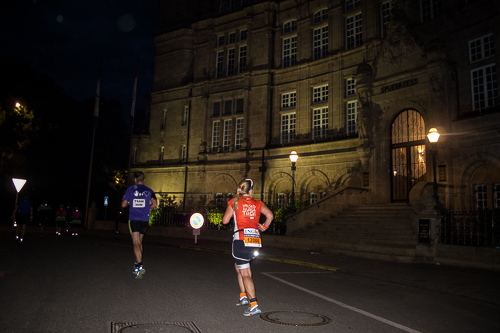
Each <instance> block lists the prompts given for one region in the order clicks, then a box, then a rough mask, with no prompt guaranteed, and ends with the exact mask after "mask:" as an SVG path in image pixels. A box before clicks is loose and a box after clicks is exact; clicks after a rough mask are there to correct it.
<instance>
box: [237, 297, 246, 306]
mask: <svg viewBox="0 0 500 333" xmlns="http://www.w3.org/2000/svg"><path fill="white" fill-rule="evenodd" d="M243 305H248V297H246V296H243V297H242V298H240V301H239V302H238V303H236V306H243Z"/></svg>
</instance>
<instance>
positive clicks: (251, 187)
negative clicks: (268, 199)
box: [245, 178, 253, 189]
mask: <svg viewBox="0 0 500 333" xmlns="http://www.w3.org/2000/svg"><path fill="white" fill-rule="evenodd" d="M245 180H249V181H250V189H253V180H251V179H250V178H248V179H245Z"/></svg>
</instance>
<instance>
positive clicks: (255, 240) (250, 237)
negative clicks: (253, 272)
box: [243, 228, 262, 247]
mask: <svg viewBox="0 0 500 333" xmlns="http://www.w3.org/2000/svg"><path fill="white" fill-rule="evenodd" d="M243 241H244V242H245V246H247V247H262V243H261V240H260V233H259V230H257V229H254V228H245V229H243Z"/></svg>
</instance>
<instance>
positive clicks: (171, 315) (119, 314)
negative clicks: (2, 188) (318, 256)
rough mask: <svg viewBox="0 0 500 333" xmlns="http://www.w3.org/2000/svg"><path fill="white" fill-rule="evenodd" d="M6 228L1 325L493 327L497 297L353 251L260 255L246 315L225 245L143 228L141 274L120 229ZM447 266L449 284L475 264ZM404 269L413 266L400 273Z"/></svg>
mask: <svg viewBox="0 0 500 333" xmlns="http://www.w3.org/2000/svg"><path fill="white" fill-rule="evenodd" d="M13 235H14V234H13V232H12V231H2V233H1V234H0V241H1V246H0V300H1V302H0V332H76V333H79V332H82V333H83V332H85V333H87V332H103V333H107V332H123V333H127V332H183V333H188V332H195V333H196V332H203V333H210V332H217V333H226V332H243V333H244V332H252V333H254V332H377V333H378V332H380V333H382V332H384V333H387V332H439V333H445V332H453V333H457V332H481V333H484V332H500V316H499V313H500V302H495V300H494V299H493V300H492V299H487V298H485V299H481V297H475V298H474V297H470V295H472V294H476V293H478V292H479V291H477V292H476V290H472V291H470V293H469V294H467V290H465V291H464V295H460V294H459V293H452V292H449V290H440V288H435V289H432V288H428V287H425V286H424V285H418V284H417V283H415V284H411V283H405V282H404V281H410V280H411V279H412V276H415V274H414V273H413V274H412V270H411V269H409V268H408V266H404V268H402V269H401V270H399V269H398V267H400V266H398V265H394V266H383V265H382V264H381V265H380V269H384V270H385V271H386V272H385V273H384V274H385V275H391V271H394V276H399V277H400V278H398V279H390V278H381V275H380V274H376V270H377V265H376V264H372V265H371V266H370V267H369V266H368V265H366V264H365V265H366V267H367V269H368V267H369V269H370V270H372V271H373V272H374V273H373V274H362V273H360V271H359V270H357V271H356V270H354V269H352V268H351V269H349V267H346V268H344V266H348V264H347V263H348V262H349V263H351V262H354V261H355V259H352V260H350V259H349V258H348V257H347V258H346V257H344V258H343V261H341V260H339V261H337V262H333V263H332V264H338V265H330V266H326V265H321V266H317V267H310V266H306V265H304V264H303V263H304V262H303V261H302V262H301V263H293V261H290V259H293V257H294V253H293V251H292V252H290V251H288V252H287V253H286V256H287V258H285V259H286V260H284V262H280V258H278V257H273V258H262V259H257V260H255V261H254V262H253V264H252V270H253V273H254V280H255V283H256V288H257V297H258V300H259V305H260V307H261V309H262V311H263V316H255V317H244V316H243V315H242V313H243V310H244V309H243V308H240V307H236V306H235V303H236V301H237V298H238V296H239V290H238V287H237V282H236V275H235V272H234V268H233V260H232V258H231V256H230V254H228V253H226V252H225V251H227V249H229V248H230V247H229V246H223V247H220V248H219V249H216V250H207V249H203V248H201V247H200V248H198V250H196V248H197V247H196V246H193V245H194V244H193V242H190V243H187V242H186V244H184V245H183V244H180V243H179V242H177V243H176V244H162V243H158V242H148V239H147V235H146V238H145V245H144V267H145V268H146V274H145V276H144V278H143V279H142V280H137V279H135V278H134V276H133V275H132V269H133V261H134V259H133V254H132V246H131V242H130V241H129V240H128V239H127V238H126V237H115V238H105V237H96V236H92V235H84V236H79V237H71V236H70V235H62V236H55V235H52V234H50V235H48V236H46V237H43V238H41V237H38V235H35V234H31V235H30V234H28V235H27V236H26V237H25V242H24V243H22V244H19V243H16V242H15V241H14V240H13V238H14V237H13ZM190 244H191V245H190ZM264 252H265V251H264ZM296 257H297V258H296V259H302V258H301V257H300V256H299V255H298V254H297V256H296ZM351 265H352V263H351ZM400 265H401V264H400ZM388 267H389V268H388ZM391 267H392V268H391ZM328 268H330V269H328ZM334 268H339V269H338V270H335V269H334ZM425 269H427V268H425ZM421 270H422V269H420V271H421ZM429 270H430V272H432V271H433V270H434V268H432V267H429ZM402 272H403V273H402ZM450 272H452V273H453V274H450V276H449V277H447V278H448V279H449V281H450V284H451V285H453V284H454V283H455V284H456V283H457V281H459V280H460V277H461V276H466V275H467V274H471V271H470V270H467V269H460V268H453V270H451V271H450ZM403 274H406V275H412V276H406V280H404V281H401V280H402V279H403ZM429 274H435V273H428V272H426V275H427V276H428V275H429ZM441 274H443V273H441ZM488 274H490V273H488ZM491 274H492V275H491V277H492V278H494V277H495V274H496V276H498V273H491ZM431 278H432V277H431ZM437 278H438V275H436V279H437ZM440 279H441V280H443V277H442V276H441V277H440ZM455 280H456V281H455ZM497 282H498V280H497ZM467 286H468V285H462V286H461V288H462V289H464V288H465V289H467V288H468V287H467ZM480 286H481V285H480ZM470 288H476V289H477V288H478V287H477V285H475V284H471V285H470ZM497 290H498V288H497V289H493V290H492V292H493V291H495V292H496V291H497ZM481 293H484V294H489V292H488V286H486V285H485V286H482V290H481ZM266 319H267V320H266Z"/></svg>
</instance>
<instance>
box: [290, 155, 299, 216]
mask: <svg viewBox="0 0 500 333" xmlns="http://www.w3.org/2000/svg"><path fill="white" fill-rule="evenodd" d="M289 158H290V162H292V212H295V169H296V167H295V163H297V160H298V159H299V155H297V152H296V151H295V150H294V151H292V152H291V153H290V156H289Z"/></svg>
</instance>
